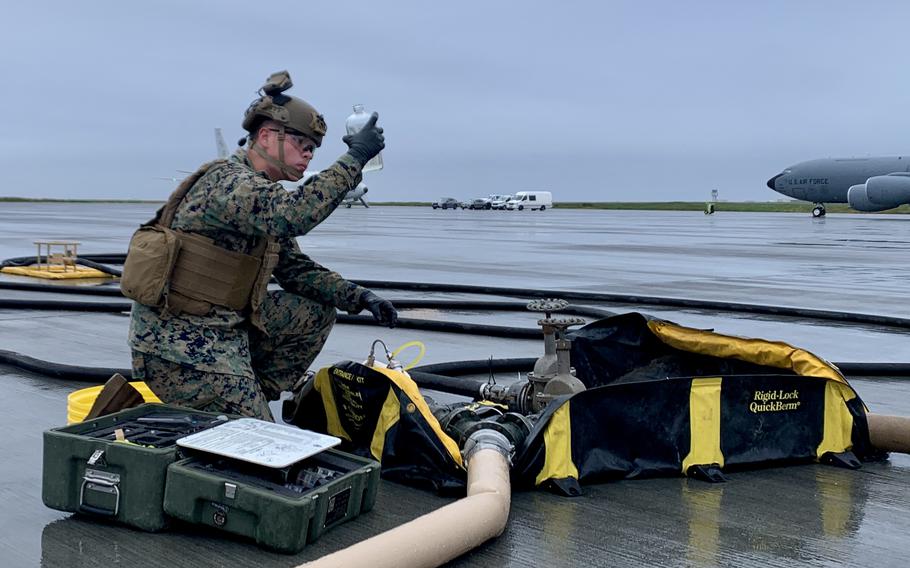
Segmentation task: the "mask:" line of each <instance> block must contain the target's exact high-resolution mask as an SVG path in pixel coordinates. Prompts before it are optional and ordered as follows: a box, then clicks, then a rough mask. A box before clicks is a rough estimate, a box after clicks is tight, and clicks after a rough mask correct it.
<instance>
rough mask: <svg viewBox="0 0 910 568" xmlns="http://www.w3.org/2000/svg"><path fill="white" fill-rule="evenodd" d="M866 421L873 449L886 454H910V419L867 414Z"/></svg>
mask: <svg viewBox="0 0 910 568" xmlns="http://www.w3.org/2000/svg"><path fill="white" fill-rule="evenodd" d="M866 421H867V422H868V424H869V441H870V442H871V443H872V446H873V447H875V448H877V449H879V450H882V451H885V452H897V453H901V454H910V418H907V417H905V416H886V415H884V414H866Z"/></svg>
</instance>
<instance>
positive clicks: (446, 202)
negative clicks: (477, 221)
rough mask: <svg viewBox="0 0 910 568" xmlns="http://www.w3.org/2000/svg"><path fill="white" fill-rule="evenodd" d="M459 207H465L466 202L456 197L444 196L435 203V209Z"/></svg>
mask: <svg viewBox="0 0 910 568" xmlns="http://www.w3.org/2000/svg"><path fill="white" fill-rule="evenodd" d="M459 207H461V208H462V209H464V203H462V202H461V201H458V200H457V199H455V198H454V197H443V198H442V199H440V200H439V201H437V202H436V203H434V204H433V209H458V208H459Z"/></svg>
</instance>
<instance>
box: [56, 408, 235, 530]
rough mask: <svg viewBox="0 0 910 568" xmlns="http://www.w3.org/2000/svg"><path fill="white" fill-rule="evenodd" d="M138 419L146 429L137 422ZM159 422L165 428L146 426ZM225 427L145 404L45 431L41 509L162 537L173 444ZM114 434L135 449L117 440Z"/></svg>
mask: <svg viewBox="0 0 910 568" xmlns="http://www.w3.org/2000/svg"><path fill="white" fill-rule="evenodd" d="M140 418H142V419H143V420H145V421H146V422H141V421H140V422H137V419H140ZM161 418H163V419H164V421H163V422H147V421H148V420H158V419H161ZM222 422H223V420H219V415H218V414H213V413H209V412H201V411H198V410H193V409H190V408H183V407H179V406H170V405H164V404H143V405H141V406H137V407H135V408H131V409H128V410H124V411H121V412H116V413H114V414H109V415H106V416H100V417H98V418H95V419H92V420H87V421H85V422H81V423H78V424H72V425H69V426H64V427H61V428H53V429H51V430H47V431H45V432H44V465H43V480H42V487H41V497H42V499H43V500H44V504H45V505H47V506H48V507H50V508H52V509H57V510H60V511H67V512H71V513H82V514H87V515H90V516H94V517H104V518H107V519H111V520H114V521H117V522H120V523H123V524H126V525H130V526H133V527H135V528H138V529H142V530H145V531H159V530H161V529H163V528H165V527H166V526H167V517H166V516H165V514H164V510H163V507H162V503H163V501H164V484H165V480H166V477H167V467H168V466H169V465H170V464H172V463H173V462H174V461H176V460H177V458H178V454H177V446H176V440H177V438H180V437H183V436H185V435H187V433H190V432H195V431H199V430H202V429H205V427H209V426H214V425H216V424H219V423H222ZM197 426H198V427H197ZM117 428H121V429H122V430H123V431H124V434H125V437H126V440H127V441H130V442H133V443H124V442H116V441H114V434H113V430H115V429H117ZM150 446H153V447H150Z"/></svg>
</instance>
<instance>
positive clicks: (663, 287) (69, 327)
mask: <svg viewBox="0 0 910 568" xmlns="http://www.w3.org/2000/svg"><path fill="white" fill-rule="evenodd" d="M154 209H155V207H154V206H152V205H129V204H125V205H90V204H85V205H74V204H41V205H35V204H2V209H0V227H2V228H3V230H2V231H0V258H9V257H15V256H26V255H29V254H33V252H34V246H33V245H32V241H34V240H37V239H68V240H78V241H80V242H81V243H82V244H81V245H80V252H82V253H122V252H125V249H126V244H127V242H128V239H129V235H130V234H131V233H132V231H133V230H134V229H135V227H136V226H137V225H138V224H139V223H140V222H142V221H145V220H147V218H148V217H150V216H151V215H152V213H153V212H154ZM301 244H302V246H303V248H304V250H305V251H306V252H307V253H308V254H310V255H311V256H312V257H313V258H314V259H315V260H317V261H319V262H321V263H322V264H324V265H326V266H328V267H330V268H332V269H334V270H336V271H338V272H340V273H341V274H343V275H345V276H346V277H348V278H350V279H353V280H395V281H411V282H435V283H452V284H474V285H483V286H499V287H526V288H545V289H564V290H572V291H587V292H612V293H626V294H637V295H651V296H671V297H679V298H694V299H706V300H723V301H730V302H741V303H756V304H773V305H782V306H794V307H808V308H815V309H824V310H842V311H850V312H862V313H871V314H881V315H895V316H900V317H910V305H908V303H907V301H906V299H907V293H906V283H907V281H908V276H910V267H908V264H907V262H906V259H907V256H908V252H910V218H908V217H906V216H889V215H833V214H832V215H829V216H828V218H827V219H823V220H812V219H811V218H809V217H807V216H804V215H800V214H773V213H762V214H745V213H723V212H720V213H717V214H715V215H712V216H706V215H703V214H701V213H685V212H626V211H569V210H559V209H556V210H550V211H546V212H543V213H539V212H497V211H461V210H459V211H433V210H431V209H429V208H395V207H372V208H370V209H362V208H353V209H342V210H339V211H338V212H336V213H335V214H334V215H333V216H332V217H331V218H330V219H329V220H328V221H327V222H326V223H324V224H323V225H322V226H320V227H318V228H317V229H315V230H314V231H313V232H311V233H310V234H309V235H307V236H306V237H305V238H303V239H302V240H301ZM3 279H4V280H14V278H11V277H3ZM380 293H381V294H383V295H388V296H389V297H392V298H397V299H401V298H425V297H432V298H441V299H443V298H444V299H460V298H468V297H469V296H468V295H466V294H439V293H436V294H417V293H414V292H404V291H382V292H380ZM0 298H19V299H37V298H41V299H51V298H56V299H69V300H72V299H75V298H73V297H72V296H64V295H56V294H53V295H49V294H44V293H42V294H40V295H39V294H36V293H33V292H22V291H12V290H0ZM92 299H94V300H99V298H93V297H91V296H80V297H78V300H79V301H91V300H92ZM109 300H110V299H109V298H108V299H106V301H109ZM598 307H601V308H604V309H610V310H614V311H633V310H637V311H644V312H647V313H651V314H655V315H659V316H661V317H666V318H668V319H672V320H674V321H676V322H678V323H680V324H683V325H689V326H694V327H710V328H714V329H716V330H718V331H720V332H723V333H732V334H738V335H744V336H751V337H764V338H768V339H776V340H782V341H787V342H789V343H792V344H794V345H797V346H800V347H804V348H807V349H809V350H811V351H813V352H815V353H817V354H818V355H820V356H822V357H825V358H826V359H829V360H832V361H869V362H907V361H910V347H908V346H907V345H908V342H907V332H906V330H898V329H893V328H891V329H884V328H878V327H875V326H871V325H862V326H853V325H846V324H832V323H831V322H818V321H811V320H807V319H796V318H787V319H786V320H778V319H775V318H772V317H770V316H754V315H745V314H732V313H712V312H709V311H706V310H697V311H696V310H679V309H669V308H660V309H655V308H653V307H647V306H645V307H642V306H631V305H598ZM405 315H407V317H420V318H427V319H433V318H445V319H450V320H455V321H473V322H478V323H490V324H495V325H513V326H516V325H517V326H523V327H534V322H535V321H536V319H537V316H536V314H530V313H528V314H524V313H511V312H505V313H494V314H483V313H477V312H470V311H458V312H454V313H453V312H445V313H441V312H435V311H434V310H414V311H409V313H407V314H405ZM127 323H128V319H127V318H126V317H125V316H124V315H121V314H92V313H72V312H47V311H42V312H38V311H23V310H0V349H5V350H10V351H16V352H20V353H23V354H25V355H29V356H32V357H36V358H39V359H45V360H50V361H55V362H60V363H68V364H76V365H86V366H98V367H107V366H109V367H128V365H129V353H128V350H127V347H126V343H125V337H126V329H127ZM376 337H381V338H383V339H384V340H386V342H387V343H388V344H389V345H390V346H392V345H395V346H397V345H400V344H402V343H404V342H406V341H410V340H413V339H420V340H421V341H423V342H424V343H425V344H426V345H427V355H426V357H425V359H424V360H423V361H422V362H425V363H429V362H441V361H450V360H460V359H479V358H484V357H489V356H490V355H495V356H496V357H533V356H537V355H538V354H539V353H540V352H541V350H542V346H541V343H540V342H538V341H531V340H524V341H517V340H504V339H496V338H489V337H471V336H464V335H447V334H442V333H435V332H416V331H413V330H404V329H396V330H391V331H390V330H384V329H380V328H371V327H363V326H346V325H339V326H338V327H336V329H335V331H333V334H332V336H331V337H330V339H329V343H328V344H327V346H326V348H325V349H324V350H323V352H322V354H320V356H319V358H318V359H317V361H316V365H317V366H320V365H324V364H328V363H331V362H333V361H336V360H341V359H362V358H363V357H364V356H365V355H366V352H367V350H368V348H369V343H370V342H371V341H372V339H374V338H376ZM0 377H2V380H3V385H4V395H3V396H2V397H0V416H2V418H0V420H2V424H3V425H4V426H5V430H6V433H7V435H6V436H4V437H3V438H2V442H0V450H2V455H3V457H4V458H5V459H4V460H3V465H0V468H2V469H0V470H2V472H3V474H4V475H3V476H2V479H3V481H2V482H0V499H2V503H3V507H2V508H0V554H2V557H3V561H2V562H0V563H2V565H3V566H13V567H18V566H38V565H41V566H109V565H124V566H168V567H174V566H194V567H195V566H247V565H250V566H254V565H255V566H296V565H297V564H299V563H301V562H303V561H305V560H307V559H313V558H316V557H318V556H320V555H322V554H325V553H327V552H330V551H332V550H335V549H338V548H341V547H343V546H345V545H347V544H351V543H353V542H356V541H358V540H361V539H363V538H365V537H367V536H369V535H372V534H375V533H377V532H380V531H382V530H384V529H387V528H391V527H393V526H396V525H398V524H400V523H401V522H404V521H406V520H409V519H411V518H414V517H416V516H419V515H420V514H422V513H424V512H427V511H430V510H433V509H435V508H437V507H439V506H441V505H442V504H444V503H447V502H449V501H450V499H447V498H443V497H439V496H436V495H434V494H431V493H428V492H425V491H420V490H416V489H411V488H408V487H404V486H400V485H396V484H394V483H389V482H383V483H382V484H381V488H380V493H379V499H378V501H377V505H376V507H375V509H374V510H373V511H372V512H370V513H368V514H366V515H364V516H362V517H361V518H358V519H357V520H355V521H352V522H350V523H347V524H345V525H342V526H340V527H337V528H335V529H333V530H331V531H330V532H328V533H326V534H325V535H324V536H323V537H322V539H320V540H319V541H317V542H316V543H313V544H312V545H310V546H309V547H307V548H306V549H305V550H304V551H303V552H302V553H301V554H299V555H295V556H286V555H280V554H274V553H270V552H267V551H263V550H262V549H260V548H257V547H256V546H255V545H253V544H250V543H248V542H246V541H243V540H241V539H236V538H232V537H227V536H224V535H220V534H214V533H210V532H200V531H199V530H198V529H195V528H192V527H177V528H176V529H174V530H172V531H168V532H165V533H161V534H147V533H142V532H139V531H134V530H131V529H127V528H123V527H118V526H115V525H109V524H103V523H98V522H95V521H91V520H85V519H81V518H77V517H71V516H70V515H68V514H65V513H60V512H58V511H54V510H51V509H47V508H45V507H44V506H43V504H42V502H41V495H40V492H41V459H42V457H41V447H42V445H41V444H42V441H41V436H42V432H43V431H44V430H46V429H48V428H51V427H55V426H60V425H62V424H63V423H64V422H65V415H66V395H67V394H68V393H69V392H71V391H72V390H75V389H77V388H82V387H83V386H85V385H84V384H83V383H75V382H68V381H63V380H54V379H48V378H45V377H41V376H39V375H34V374H31V373H28V372H26V371H21V370H18V369H15V368H11V367H4V366H0ZM852 384H853V386H854V387H855V388H856V389H857V391H858V392H859V393H860V395H861V396H862V397H863V399H864V400H865V402H866V403H867V405H868V406H869V407H870V409H871V410H872V411H874V412H879V413H883V414H898V415H904V416H910V382H904V381H902V380H899V379H857V380H854V381H853V383H852ZM908 482H910V458H908V457H907V456H903V455H892V458H891V460H890V461H888V462H885V463H878V464H866V465H864V467H863V468H862V469H861V470H859V471H847V470H841V469H836V468H833V467H828V466H820V465H819V466H812V465H810V466H794V467H785V468H773V469H763V470H758V471H748V472H736V473H733V474H731V475H730V481H729V482H727V483H724V484H717V485H711V484H706V483H703V482H699V481H695V480H688V479H682V478H673V479H652V480H641V481H621V482H614V483H608V484H602V485H589V486H586V487H585V494H584V495H583V496H581V497H577V498H563V497H558V496H555V495H551V494H548V493H543V492H520V493H516V494H515V495H514V496H513V504H512V512H511V516H510V523H509V525H508V527H507V528H506V532H505V533H504V534H503V535H502V536H501V537H500V538H499V539H497V540H495V541H492V542H490V543H488V544H486V545H484V546H483V547H481V548H480V549H478V550H476V551H474V552H472V553H470V554H468V555H466V556H464V557H462V558H461V559H459V560H457V561H455V562H454V563H453V564H454V565H457V566H545V565H553V566H575V565H580V566H581V565H583V566H613V565H629V566H730V565H742V566H758V565H766V566H791V565H794V564H799V565H806V566H835V565H838V566H841V565H845V566H872V565H875V566H903V565H905V564H906V561H905V556H906V553H907V551H908V546H907V544H906V541H905V537H904V535H905V533H906V531H907V530H908V529H910V489H908V487H910V483H908Z"/></svg>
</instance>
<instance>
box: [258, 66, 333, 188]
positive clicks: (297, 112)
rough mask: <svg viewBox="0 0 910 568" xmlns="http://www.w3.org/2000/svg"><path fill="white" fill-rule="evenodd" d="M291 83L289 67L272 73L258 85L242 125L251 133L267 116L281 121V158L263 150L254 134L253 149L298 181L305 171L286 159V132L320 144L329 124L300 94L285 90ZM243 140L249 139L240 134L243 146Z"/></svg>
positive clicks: (287, 175)
mask: <svg viewBox="0 0 910 568" xmlns="http://www.w3.org/2000/svg"><path fill="white" fill-rule="evenodd" d="M292 86H293V83H292V82H291V76H290V75H289V74H288V72H287V71H278V72H276V73H272V74H271V75H269V78H268V79H266V81H265V84H264V85H263V86H262V88H261V89H259V94H260V96H259V98H258V99H256V100H255V101H253V102H252V103H251V104H250V106H249V108H247V109H246V113H244V115H243V128H244V130H246V131H247V132H249V133H250V134H251V135H252V134H253V133H255V132H256V129H257V128H259V126H260V125H261V124H262V122H263V121H264V120H273V121H275V122H276V123H277V124H278V140H279V144H278V159H277V160H276V159H275V158H273V157H272V156H270V155H268V153H266V152H265V151H263V149H262V148H261V147H260V146H259V145H257V144H256V139H255V138H254V137H252V136H251V137H250V150H251V151H253V152H255V153H256V154H258V155H259V156H260V157H261V158H262V159H263V160H265V161H266V162H268V163H269V164H271V165H272V166H274V167H275V168H277V169H278V170H279V171H280V172H281V173H282V174H283V175H285V176H286V178H285V179H289V180H291V181H298V180H299V179H300V178H301V177H303V171H301V170H298V169H297V168H295V167H293V166H291V165H290V164H288V163H287V162H285V161H284V139H285V135H286V134H288V133H290V134H302V135H304V136H306V137H307V138H309V139H311V140H312V141H313V142H314V143H315V144H316V146H317V147H318V146H320V145H321V144H322V137H323V136H325V131H326V126H325V119H324V118H323V117H322V115H321V114H319V113H318V112H317V111H316V109H315V108H313V107H312V106H310V105H309V104H308V103H306V102H304V101H303V100H301V99H298V98H297V97H291V96H289V95H285V94H284V91H286V90H288V89H290V88H291V87H292ZM244 143H246V139H245V138H241V139H240V144H241V146H242V145H243V144H244Z"/></svg>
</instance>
